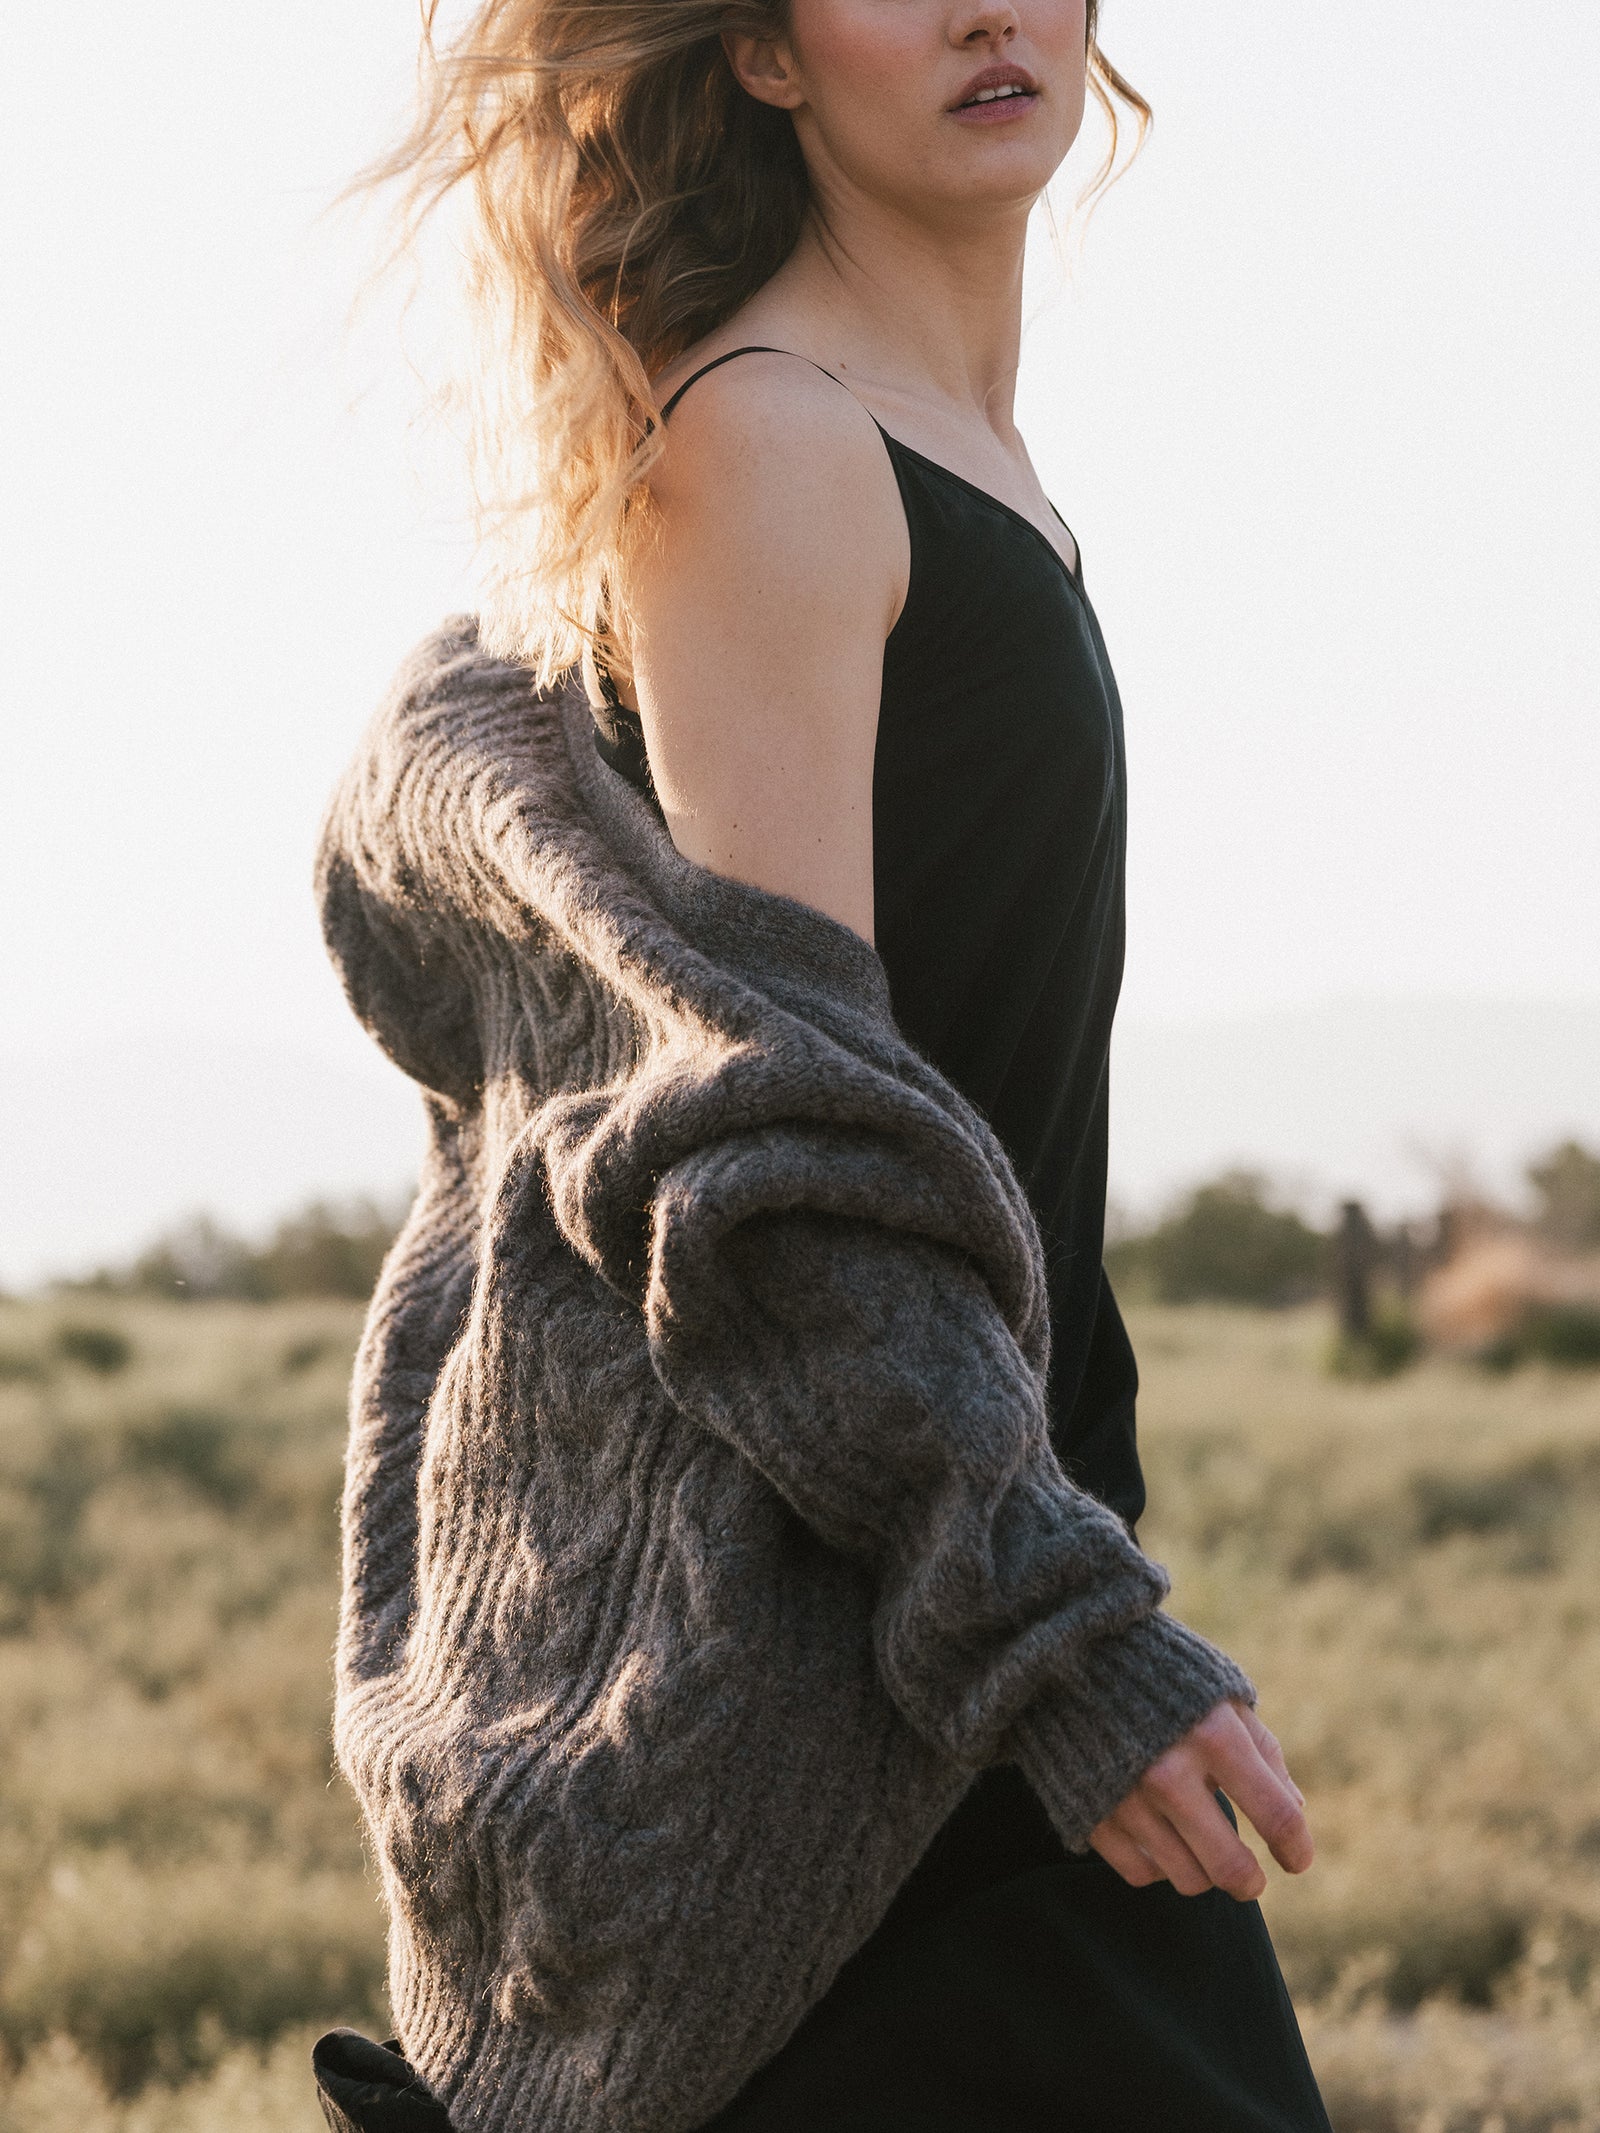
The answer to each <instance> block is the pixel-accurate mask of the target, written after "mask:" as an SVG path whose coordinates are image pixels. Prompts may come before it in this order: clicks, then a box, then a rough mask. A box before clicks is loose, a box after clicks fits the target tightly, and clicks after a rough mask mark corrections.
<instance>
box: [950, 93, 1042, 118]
mask: <svg viewBox="0 0 1600 2133" xmlns="http://www.w3.org/2000/svg"><path fill="white" fill-rule="evenodd" d="M1038 101H1039V98H1038V93H1037V92H1036V91H1029V90H1026V89H1025V90H1024V91H1023V92H1022V94H1021V95H1020V96H996V97H992V98H991V99H990V100H989V102H988V103H986V104H957V105H956V107H955V109H954V110H953V111H952V112H951V114H950V116H951V117H952V118H955V119H963V120H965V122H966V123H967V125H969V126H995V125H1003V124H1004V123H1005V121H1006V120H1007V119H1017V118H1021V116H1022V114H1023V113H1024V112H1025V111H1031V110H1032V109H1033V107H1034V105H1035V104H1036V103H1037V102H1038Z"/></svg>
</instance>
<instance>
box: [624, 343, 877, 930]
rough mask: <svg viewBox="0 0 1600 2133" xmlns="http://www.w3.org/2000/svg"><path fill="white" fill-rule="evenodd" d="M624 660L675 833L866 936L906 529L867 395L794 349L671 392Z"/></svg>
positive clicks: (704, 859) (735, 870)
mask: <svg viewBox="0 0 1600 2133" xmlns="http://www.w3.org/2000/svg"><path fill="white" fill-rule="evenodd" d="M651 488H652V495H653V497H654V500H655V503H656V506H657V509H658V511H659V514H660V522H661V539H660V540H659V542H658V543H656V544H655V545H654V547H653V549H641V551H640V553H639V555H638V557H637V560H636V562H635V566H634V578H633V583H632V592H633V601H634V610H635V615H636V618H637V623H638V637H637V641H636V643H635V646H634V657H633V678H634V684H635V689H636V691H637V701H638V708H639V712H640V715H641V718H642V720H643V723H644V731H645V744H646V747H647V748H648V750H649V754H650V764H651V770H652V774H653V776H654V778H655V782H656V789H657V792H658V793H659V795H660V798H661V803H662V807H663V809H664V811H665V814H666V818H667V825H668V828H669V829H670V831H671V833H672V838H673V842H674V843H675V844H676V845H677V847H678V849H679V850H680V851H681V852H682V853H683V854H684V856H685V857H686V858H689V859H692V860H695V861H696V862H698V863H699V864H700V865H702V866H705V867H708V868H711V869H713V870H714V871H716V872H718V873H723V874H730V875H733V876H736V877H737V878H738V879H740V880H743V881H747V882H751V883H753V884H754V885H755V886H756V887H758V888H763V889H769V890H772V891H775V892H777V893H779V894H782V895H785V896H792V897H795V898H796V899H798V900H799V901H800V902H802V903H807V904H811V905H813V906H814V907H815V908H817V909H819V910H822V911H825V912H827V914H828V915H829V916H830V917H832V918H836V919H839V920H841V921H842V922H843V923H844V924H845V925H847V926H851V927H853V928H854V929H855V931H856V932H858V933H860V934H862V935H863V936H864V937H865V938H866V939H867V940H871V939H872V927H873V908H872V763H873V751H874V747H875V744H876V740H877V725H878V702H879V697H880V694H881V692H882V686H883V645H884V639H885V638H886V637H887V635H888V633H889V630H890V628H891V626H892V624H893V621H894V618H895V615H896V613H897V612H898V609H899V605H900V602H901V600H902V599H903V597H904V588H905V583H906V579H907V576H908V573H909V567H910V557H909V539H908V535H907V532H906V524H905V515H904V512H903V510H902V509H901V505H900V500H899V494H898V491H897V489H896V486H895V481H894V473H893V469H892V468H891V466H890V464H889V461H888V456H887V454H886V453H885V451H884V449H883V445H882V441H881V440H880V438H879V437H878V435H877V432H876V430H875V429H874V427H873V425H872V422H871V418H870V417H869V416H868V415H867V414H866V411H865V410H864V409H863V408H862V407H861V406H860V405H859V404H858V403H857V402H856V401H855V400H854V399H853V398H852V397H851V395H850V394H849V393H847V392H846V391H844V390H843V389H842V388H841V387H840V386H838V385H837V384H835V383H834V382H833V381H832V380H831V379H828V378H825V377H823V376H822V374H821V373H820V372H818V371H813V370H812V369H811V368H810V367H809V366H808V365H805V364H802V363H800V362H798V361H797V360H796V359H795V358H794V357H792V356H783V355H772V356H767V355H753V356H742V357H741V358H740V359H739V361H738V362H737V363H730V364H727V365H725V366H724V367H723V368H722V369H720V370H717V371H714V372H712V373H711V374H710V375H709V376H707V377H705V378H703V379H701V380H700V381H699V382H698V383H697V384H696V385H695V387H694V390H693V391H692V392H690V393H687V394H685V396H684V398H683V400H682V401H681V402H680V404H679V406H678V407H677V408H676V409H675V410H674V412H673V415H672V419H671V423H670V425H669V435H668V443H667V449H666V452H665V454H664V456H663V459H662V461H661V463H660V465H659V466H658V468H657V469H656V470H654V472H653V474H652V478H651Z"/></svg>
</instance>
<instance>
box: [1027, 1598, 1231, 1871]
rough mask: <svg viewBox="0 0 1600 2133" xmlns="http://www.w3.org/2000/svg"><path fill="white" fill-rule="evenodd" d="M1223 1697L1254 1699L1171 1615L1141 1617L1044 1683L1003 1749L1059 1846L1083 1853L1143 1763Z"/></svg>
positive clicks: (1225, 1661) (1224, 1659)
mask: <svg viewBox="0 0 1600 2133" xmlns="http://www.w3.org/2000/svg"><path fill="white" fill-rule="evenodd" d="M1229 1697H1238V1698H1239V1699H1240V1700H1241V1701H1242V1702H1244V1703H1248V1704H1252V1705H1253V1704H1254V1703H1255V1701H1256V1691H1255V1685H1254V1684H1253V1682H1251V1680H1250V1679H1249V1677H1248V1675H1246V1674H1243V1673H1241V1672H1240V1670H1239V1668H1238V1667H1237V1666H1235V1665H1234V1663H1233V1661H1232V1660H1231V1659H1230V1658H1229V1657H1228V1656H1227V1654H1226V1653H1225V1652H1221V1651H1218V1649H1217V1647H1216V1646H1215V1645H1214V1644H1209V1643H1208V1642H1207V1641H1206V1639H1205V1638H1204V1637H1202V1636H1200V1635H1198V1634H1197V1633H1196V1632H1195V1631H1194V1630H1192V1629H1188V1628H1186V1627H1185V1625H1184V1624H1183V1623H1182V1622H1178V1621H1175V1620H1174V1619H1173V1617H1172V1616H1171V1615H1164V1614H1149V1615H1144V1616H1142V1617H1141V1618H1140V1620H1139V1621H1137V1622H1135V1623H1134V1624H1132V1626H1131V1627H1130V1628H1128V1629H1125V1630H1121V1631H1118V1632H1117V1633H1116V1634H1114V1635H1112V1636H1108V1637H1102V1638H1100V1639H1099V1640H1098V1642H1096V1643H1094V1644H1092V1645H1091V1646H1090V1647H1089V1649H1088V1651H1087V1652H1086V1653H1085V1654H1084V1657H1083V1660H1082V1663H1081V1664H1080V1665H1079V1666H1077V1667H1075V1668H1074V1670H1073V1673H1072V1676H1071V1678H1070V1680H1067V1681H1062V1682H1057V1683H1055V1684H1053V1685H1052V1686H1051V1687H1049V1688H1047V1689H1045V1690H1043V1691H1042V1692H1041V1693H1040V1695H1039V1696H1038V1697H1037V1698H1035V1700H1034V1702H1033V1703H1032V1704H1031V1705H1030V1706H1029V1708H1028V1709H1027V1711H1026V1712H1025V1713H1024V1714H1023V1715H1022V1717H1020V1718H1019V1719H1018V1720H1017V1721H1016V1723H1015V1724H1014V1725H1013V1727H1012V1728H1011V1734H1010V1738H1009V1742H1008V1747H1009V1750H1010V1752H1011V1754H1012V1755H1013V1756H1014V1757H1015V1759H1016V1761H1017V1762H1018V1763H1019V1764H1020V1765H1021V1767H1022V1772H1023V1775H1024V1776H1025V1777H1026V1778H1027V1780H1028V1782H1029V1784H1030V1785H1031V1786H1032V1787H1033V1789H1034V1791H1035V1792H1036V1793H1037V1794H1038V1795H1039V1797H1040V1799H1041V1800H1043V1802H1044V1804H1045V1806H1046V1807H1047V1808H1048V1809H1049V1811H1050V1819H1051V1820H1052V1821H1053V1822H1054V1824H1055V1826H1056V1829H1057V1831H1058V1833H1059V1834H1060V1837H1061V1840H1062V1842H1063V1843H1064V1844H1065V1845H1066V1847H1067V1849H1068V1850H1069V1851H1083V1850H1084V1849H1086V1847H1087V1845H1088V1842H1089V1832H1090V1831H1091V1830H1092V1829H1093V1828H1094V1827H1095V1825H1096V1824H1097V1823H1098V1822H1101V1821H1103V1820H1104V1818H1105V1817H1106V1816H1107V1815H1108V1814H1109V1813H1110V1812H1111V1810H1112V1809H1113V1808H1114V1807H1116V1806H1117V1805H1119V1803H1120V1802H1121V1801H1123V1800H1124V1799H1126V1798H1127V1796H1128V1794H1129V1793H1130V1792H1131V1791H1132V1790H1133V1788H1134V1786H1135V1785H1136V1784H1137V1783H1138V1781H1139V1779H1140V1777H1141V1776H1142V1775H1143V1774H1144V1772H1145V1771H1146V1770H1148V1769H1149V1767H1150V1765H1151V1764H1152V1763H1153V1762H1155V1761H1156V1759H1157V1758H1158V1757H1159V1756H1162V1755H1164V1754H1165V1753H1166V1751H1167V1749H1168V1748H1170V1747H1172V1746H1173V1745H1174V1743H1175V1742H1177V1741H1180V1740H1181V1739H1182V1738H1183V1736H1184V1734H1185V1733H1187V1732H1188V1731H1189V1729H1190V1727H1191V1726H1194V1725H1196V1724H1198V1723H1199V1721H1200V1720H1201V1719H1202V1718H1204V1717H1205V1715H1206V1713H1207V1712H1208V1711H1210V1710H1212V1709H1213V1708H1214V1707H1215V1706H1216V1705H1217V1704H1219V1703H1221V1702H1222V1701H1223V1700H1224V1699H1225V1698H1229Z"/></svg>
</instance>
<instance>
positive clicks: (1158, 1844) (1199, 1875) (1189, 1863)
mask: <svg viewBox="0 0 1600 2133" xmlns="http://www.w3.org/2000/svg"><path fill="white" fill-rule="evenodd" d="M1212 1806H1213V1808H1214V1809H1215V1811H1216V1814H1217V1819H1218V1821H1220V1822H1221V1823H1222V1826H1223V1827H1224V1829H1226V1828H1227V1826H1228V1825H1227V1818H1226V1817H1225V1816H1224V1815H1223V1813H1222V1811H1221V1809H1220V1808H1217V1807H1216V1803H1215V1801H1213V1802H1212ZM1112 1819H1113V1820H1114V1821H1115V1822H1116V1824H1117V1827H1118V1828H1119V1829H1120V1830H1121V1831H1122V1832H1123V1834H1124V1835H1125V1836H1128V1837H1131V1838H1132V1839H1133V1841H1134V1843H1135V1844H1137V1845H1138V1847H1139V1849H1140V1850H1141V1851H1142V1852H1144V1853H1146V1854H1147V1855H1148V1856H1149V1857H1150V1858H1151V1859H1153V1860H1154V1861H1155V1863H1156V1865H1157V1866H1159V1867H1160V1869H1161V1871H1162V1873H1163V1874H1165V1875H1166V1877H1167V1879H1168V1880H1169V1881H1170V1882H1171V1883H1172V1886H1173V1887H1174V1888H1175V1889H1176V1890H1177V1892H1178V1894H1179V1895H1180V1896H1203V1895H1204V1894H1205V1892H1206V1890H1207V1889H1209V1888H1210V1887H1211V1886H1212V1885H1213V1884H1212V1876H1211V1874H1210V1873H1209V1872H1208V1871H1207V1869H1206V1868H1205V1867H1204V1866H1203V1865H1202V1864H1201V1862H1200V1860H1199V1859H1198V1858H1197V1857H1196V1856H1195V1853H1194V1852H1193V1851H1192V1850H1191V1848H1190V1846H1189V1844H1188V1842H1187V1840H1186V1837H1185V1834H1184V1833H1183V1832H1182V1831H1180V1830H1179V1829H1177V1828H1176V1827H1175V1826H1174V1825H1173V1823H1172V1821H1171V1820H1170V1818H1169V1817H1168V1816H1167V1815H1166V1814H1165V1813H1164V1812H1158V1811H1157V1809H1156V1808H1155V1807H1153V1806H1151V1805H1150V1804H1148V1802H1147V1799H1146V1793H1145V1784H1144V1783H1143V1782H1141V1783H1140V1785H1139V1787H1138V1789H1137V1790H1136V1791H1134V1792H1131V1793H1130V1794H1129V1795H1128V1797H1127V1799H1125V1800H1124V1801H1123V1803H1122V1805H1121V1806H1120V1807H1119V1808H1118V1809H1117V1811H1116V1814H1115V1815H1114V1816H1113V1817H1112ZM1251 1864H1252V1865H1253V1864H1254V1861H1253V1860H1252V1862H1251Z"/></svg>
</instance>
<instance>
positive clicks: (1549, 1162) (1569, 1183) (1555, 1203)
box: [1528, 1141, 1600, 1252]
mask: <svg viewBox="0 0 1600 2133" xmlns="http://www.w3.org/2000/svg"><path fill="white" fill-rule="evenodd" d="M1528 1183H1529V1184H1530V1185H1531V1186H1532V1187H1533V1189H1534V1192H1535V1194H1536V1195H1537V1198H1538V1202H1539V1213H1538V1217H1537V1222H1538V1228H1539V1230H1540V1232H1541V1234H1542V1235H1544V1236H1545V1237H1547V1238H1548V1239H1549V1241H1550V1242H1551V1243H1552V1244H1554V1245H1556V1246H1557V1247H1558V1248H1559V1249H1561V1250H1562V1251H1568V1252H1587V1251H1596V1250H1600V1155H1593V1154H1591V1153H1590V1151H1589V1150H1588V1149H1587V1148H1585V1147H1582V1146H1581V1145H1580V1144H1579V1143H1578V1142H1577V1141H1563V1142H1562V1144H1561V1146H1560V1147H1559V1148H1554V1149H1552V1150H1551V1152H1550V1153H1549V1155H1547V1156H1546V1157H1545V1159H1544V1161H1543V1162H1542V1163H1533V1164H1530V1165H1529V1168H1528Z"/></svg>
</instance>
